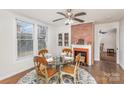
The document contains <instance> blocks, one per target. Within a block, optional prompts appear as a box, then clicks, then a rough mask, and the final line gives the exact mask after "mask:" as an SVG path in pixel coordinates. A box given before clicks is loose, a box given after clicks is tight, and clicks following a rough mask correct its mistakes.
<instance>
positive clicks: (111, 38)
mask: <svg viewBox="0 0 124 93" xmlns="http://www.w3.org/2000/svg"><path fill="white" fill-rule="evenodd" d="M107 32H108V33H106V34H102V37H101V42H100V43H103V44H104V49H103V51H104V52H107V49H108V48H110V49H114V50H115V52H116V30H114V29H112V30H111V31H107Z"/></svg>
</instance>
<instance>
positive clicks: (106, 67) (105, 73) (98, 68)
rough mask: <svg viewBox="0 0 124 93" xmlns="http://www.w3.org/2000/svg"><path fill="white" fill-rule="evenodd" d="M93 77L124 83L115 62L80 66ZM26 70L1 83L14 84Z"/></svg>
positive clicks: (107, 81) (105, 81)
mask: <svg viewBox="0 0 124 93" xmlns="http://www.w3.org/2000/svg"><path fill="white" fill-rule="evenodd" d="M82 68H84V69H86V70H87V71H88V72H89V73H91V74H92V76H93V77H94V78H95V80H96V81H97V83H98V84H107V83H108V84H124V70H123V69H122V68H121V67H120V66H119V65H117V64H115V63H111V62H106V61H104V62H103V61H101V62H95V63H94V65H92V66H82ZM31 70H32V69H29V70H27V71H24V72H21V73H19V74H16V75H14V76H12V77H10V78H7V79H5V80H2V81H0V83H1V84H15V83H16V82H17V81H18V80H19V79H20V78H21V77H23V76H24V75H25V74H26V73H28V72H29V71H31Z"/></svg>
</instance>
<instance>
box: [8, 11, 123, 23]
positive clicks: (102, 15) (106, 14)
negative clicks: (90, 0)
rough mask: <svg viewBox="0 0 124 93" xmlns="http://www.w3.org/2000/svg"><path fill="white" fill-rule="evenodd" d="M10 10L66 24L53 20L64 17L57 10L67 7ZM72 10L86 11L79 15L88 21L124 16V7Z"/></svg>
mask: <svg viewBox="0 0 124 93" xmlns="http://www.w3.org/2000/svg"><path fill="white" fill-rule="evenodd" d="M8 11H11V12H14V13H16V14H19V15H23V16H26V17H30V18H33V19H35V20H39V21H42V22H45V23H48V24H52V25H64V20H61V21H57V22H52V20H54V19H57V18H62V17H63V16H61V15H59V14H56V12H60V11H61V12H65V9H14V10H8ZM72 12H74V13H77V12H86V13H87V15H85V16H80V17H79V18H80V19H83V20H85V22H86V23H87V22H95V23H105V22H113V21H118V20H120V19H121V18H124V9H72ZM76 24H77V22H76Z"/></svg>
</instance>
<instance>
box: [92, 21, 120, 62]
mask: <svg viewBox="0 0 124 93" xmlns="http://www.w3.org/2000/svg"><path fill="white" fill-rule="evenodd" d="M111 29H116V31H117V33H116V38H117V39H116V47H117V48H118V50H117V51H116V52H117V63H119V56H118V55H119V22H112V23H104V24H95V31H94V35H95V37H94V60H97V61H99V60H100V49H99V47H100V41H101V37H102V36H101V34H100V33H99V31H100V30H101V31H103V32H104V31H110V30H111Z"/></svg>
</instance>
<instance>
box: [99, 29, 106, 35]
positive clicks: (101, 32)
mask: <svg viewBox="0 0 124 93" xmlns="http://www.w3.org/2000/svg"><path fill="white" fill-rule="evenodd" d="M99 33H100V34H106V33H107V32H103V31H101V30H100V31H99Z"/></svg>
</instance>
